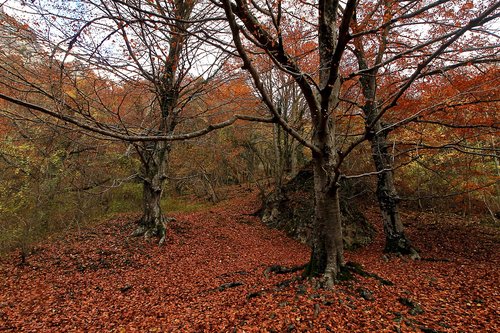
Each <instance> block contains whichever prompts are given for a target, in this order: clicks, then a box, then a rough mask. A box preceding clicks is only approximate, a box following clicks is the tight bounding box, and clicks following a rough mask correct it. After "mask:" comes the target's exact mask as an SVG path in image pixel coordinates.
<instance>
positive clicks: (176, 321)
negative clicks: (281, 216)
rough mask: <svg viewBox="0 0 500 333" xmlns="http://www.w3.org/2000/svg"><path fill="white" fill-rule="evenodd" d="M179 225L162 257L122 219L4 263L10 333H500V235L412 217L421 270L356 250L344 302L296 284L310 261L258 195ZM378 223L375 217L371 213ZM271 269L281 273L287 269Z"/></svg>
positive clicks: (3, 319)
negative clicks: (265, 213)
mask: <svg viewBox="0 0 500 333" xmlns="http://www.w3.org/2000/svg"><path fill="white" fill-rule="evenodd" d="M232 194H233V195H234V197H236V199H231V200H226V201H223V202H221V203H219V204H217V205H215V206H211V207H208V208H206V209H203V210H202V211H198V212H195V213H187V214H177V215H175V216H174V217H175V218H176V221H174V222H171V223H170V225H169V227H168V231H167V241H166V242H165V244H164V246H161V247H159V246H157V245H156V243H155V242H154V241H153V240H151V241H145V240H143V239H142V238H130V237H128V236H129V235H130V233H131V232H132V231H133V230H134V227H135V225H134V222H133V221H134V220H137V218H138V216H135V215H120V216H119V217H117V218H115V219H112V220H108V221H103V222H102V223H100V224H98V225H97V226H92V227H88V228H82V229H81V230H79V231H78V230H75V231H72V232H70V233H67V234H66V235H64V236H61V237H57V238H56V239H54V240H49V241H47V242H46V243H45V244H40V245H39V246H37V247H36V248H35V249H34V250H33V252H32V253H31V254H30V255H29V256H28V257H27V258H26V264H23V265H21V264H20V258H19V253H13V254H12V255H11V256H9V257H7V258H4V259H2V262H0V279H1V280H0V331H2V332H71V331H75V332H80V331H82V332H83V331H86V332H412V331H416V332H427V333H429V332H499V331H500V322H499V319H498V318H500V288H499V285H498V282H499V281H500V273H499V270H498V268H499V267H500V259H499V258H500V256H499V252H500V243H499V239H500V232H499V230H498V229H494V228H491V227H487V226H484V225H480V224H478V223H474V222H470V221H469V222H468V221H467V220H465V219H462V218H459V217H456V216H451V215H450V216H448V215H444V214H431V213H417V212H405V213H403V218H404V220H405V221H406V222H407V223H408V231H409V234H410V237H411V239H413V240H414V242H415V245H416V247H417V248H419V249H420V251H421V254H422V257H423V260H420V261H412V260H409V259H407V258H401V257H395V256H391V257H387V256H384V255H383V253H382V249H383V235H382V232H381V231H380V230H379V231H378V237H377V240H376V241H375V242H374V243H372V244H371V245H370V246H368V247H366V248H363V249H360V250H356V251H352V252H348V253H347V260H349V261H352V262H356V263H359V264H360V265H362V267H363V270H364V272H365V273H366V272H368V273H369V274H361V275H360V274H354V280H349V281H344V282H341V283H340V284H338V285H337V286H336V287H335V289H334V290H331V291H327V290H320V289H315V288H313V285H312V284H311V283H310V282H308V281H303V280H301V279H300V272H290V273H286V272H280V270H279V268H283V267H288V268H290V267H295V266H298V265H302V264H304V263H306V262H307V260H308V258H309V249H308V248H307V247H306V246H304V245H302V244H299V243H297V242H296V241H294V240H291V239H289V238H287V237H286V236H285V235H284V234H283V233H282V232H279V231H276V230H270V229H268V228H267V227H265V226H263V225H262V224H261V223H260V221H259V219H258V218H257V217H255V216H252V215H251V213H252V212H254V211H255V210H256V209H257V208H258V205H259V203H258V200H257V195H256V194H255V193H254V192H251V191H250V190H248V191H247V189H245V188H241V189H240V190H239V192H238V193H232ZM366 215H367V216H368V218H369V220H370V221H371V222H372V223H373V224H374V225H375V226H379V225H380V217H379V215H378V213H377V210H376V209H375V208H373V209H369V210H368V211H367V214H366ZM273 265H279V266H282V267H277V266H275V267H274V268H273Z"/></svg>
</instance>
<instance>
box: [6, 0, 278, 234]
mask: <svg viewBox="0 0 500 333" xmlns="http://www.w3.org/2000/svg"><path fill="white" fill-rule="evenodd" d="M22 8H23V9H24V10H25V11H26V13H25V16H27V23H26V24H23V25H21V27H22V29H30V31H33V32H34V33H35V34H36V36H37V38H38V41H39V43H40V44H41V45H43V47H42V48H41V50H40V51H44V50H47V51H48V55H47V56H44V57H43V58H42V59H43V62H42V63H40V64H39V66H40V67H41V68H43V67H45V68H46V72H47V73H49V74H50V76H48V77H44V78H42V77H36V76H35V77H33V76H30V77H28V76H26V75H24V69H22V68H20V66H17V65H16V64H10V63H7V62H5V65H4V70H5V73H7V74H6V75H7V76H8V77H9V80H11V81H12V82H16V84H18V85H20V86H21V87H22V88H21V91H22V92H23V93H20V94H9V93H8V92H5V93H3V91H2V93H0V98H2V99H4V100H6V101H8V102H10V103H14V104H17V105H20V106H23V107H26V108H28V109H30V110H31V111H32V112H38V113H43V114H46V115H49V116H50V117H52V119H54V122H55V123H56V124H58V125H59V126H76V127H77V128H78V129H80V130H83V131H85V132H87V133H91V134H92V135H97V136H99V137H105V138H111V139H115V140H120V141H123V142H127V143H129V144H131V145H132V147H133V149H134V150H135V151H136V153H137V155H138V156H139V160H140V162H141V170H140V178H141V180H142V182H143V189H144V194H143V196H144V212H143V216H142V218H141V220H140V221H139V228H138V229H137V230H136V231H135V232H134V234H135V235H145V236H151V235H156V236H158V237H159V238H160V243H161V242H163V241H164V237H165V222H166V220H165V218H164V216H163V212H162V210H161V205H160V200H161V196H162V193H163V188H164V184H165V180H166V173H167V164H168V156H169V152H170V149H171V144H170V142H171V141H175V140H184V139H189V138H193V137H197V136H200V135H203V134H206V133H208V132H211V131H213V130H215V129H219V128H222V127H225V126H228V125H230V124H232V123H234V122H235V121H236V120H238V119H252V120H253V119H257V118H258V117H247V116H244V115H243V116H241V115H231V117H228V118H225V119H224V120H220V121H219V122H217V121H215V120H214V118H210V117H207V118H206V121H205V122H204V124H203V125H202V126H201V127H198V130H193V127H189V126H186V127H187V132H185V133H177V132H176V128H177V126H178V124H179V123H181V122H183V121H189V119H190V118H192V115H190V116H189V117H185V118H183V116H182V115H183V113H184V111H185V110H186V109H187V108H189V107H190V105H191V104H192V103H193V102H194V101H195V100H196V99H197V98H199V96H200V95H201V94H202V92H203V89H204V87H205V85H206V83H207V82H209V81H210V79H211V78H212V77H213V76H214V75H215V74H217V73H218V69H219V67H220V65H221V64H222V63H223V62H224V59H225V57H226V56H225V55H222V54H221V53H220V52H217V51H216V50H217V49H214V48H213V47H210V48H209V47H207V43H206V41H207V39H206V38H195V36H194V32H200V31H201V32H204V33H206V32H207V31H209V30H210V29H217V25H215V26H213V25H209V23H210V22H211V19H210V16H211V13H212V11H211V9H210V8H211V7H210V6H208V4H206V3H203V2H197V1H191V0H186V1H184V0H179V1H173V2H143V1H126V2H123V1H118V0H116V1H97V2H93V1H75V2H67V3H65V6H64V7H60V6H57V5H51V4H49V3H46V2H43V1H42V2H39V1H36V2H33V3H29V4H26V6H25V7H22ZM29 19H32V21H30V20H29ZM33 20H34V21H33ZM28 23H31V26H30V24H28ZM22 29H21V30H22ZM40 54H43V52H40ZM207 57H208V58H209V60H208V62H207V61H206V60H207V59H206V58H207ZM202 61H205V62H202ZM21 67H22V66H21ZM90 72H92V73H94V74H93V75H96V76H100V77H102V78H103V79H107V80H110V82H112V84H111V85H113V86H122V87H123V88H122V89H124V90H123V91H122V92H121V93H120V94H118V96H116V95H115V96H114V97H113V96H112V97H111V98H104V97H103V95H102V93H103V91H101V90H98V89H95V90H94V91H90V92H89V91H86V90H85V89H82V87H81V82H82V79H84V78H85V75H86V73H90ZM47 80H48V82H47ZM6 84H7V85H8V84H11V83H6ZM104 90H105V89H104ZM115 92H116V91H115ZM41 101H43V103H42V102H41ZM217 120H219V119H217ZM262 120H263V121H270V120H269V119H262ZM61 122H62V123H61ZM186 127H185V128H186Z"/></svg>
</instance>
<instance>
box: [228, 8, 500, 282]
mask: <svg viewBox="0 0 500 333" xmlns="http://www.w3.org/2000/svg"><path fill="white" fill-rule="evenodd" d="M447 3H448V1H442V0H440V1H434V2H429V3H423V2H417V1H410V2H408V4H406V5H404V6H403V7H404V8H405V12H401V11H398V12H397V13H396V14H395V15H394V17H393V18H388V17H385V18H384V19H383V21H382V22H376V21H369V22H367V24H366V25H364V26H363V27H362V28H361V29H360V30H359V31H353V30H352V29H351V27H352V23H353V22H354V21H353V18H354V15H355V12H356V11H358V12H363V13H366V15H370V13H376V12H377V10H378V8H379V6H380V3H379V2H371V1H366V2H364V1H361V2H358V1H351V0H347V1H345V2H341V1H322V0H320V1H318V2H314V3H306V2H304V3H302V2H300V3H289V2H285V1H262V2H255V1H253V2H251V3H247V2H245V1H242V0H235V1H234V2H233V1H231V0H222V1H221V2H220V5H221V6H222V7H223V8H224V10H225V13H226V17H227V20H228V22H229V24H230V27H231V32H232V36H233V42H234V46H235V48H236V49H237V51H238V54H239V56H240V57H241V59H242V62H243V66H242V68H243V69H245V70H246V71H248V73H249V74H250V75H251V77H252V79H253V82H254V85H255V87H256V89H257V90H258V91H259V93H260V94H261V96H262V99H263V101H264V103H265V104H266V105H267V107H268V108H269V110H270V113H271V114H272V115H273V116H274V117H275V119H276V122H277V123H278V124H279V125H280V126H282V127H283V128H284V129H285V130H286V131H287V132H288V133H290V134H291V135H292V136H294V138H296V139H297V140H298V141H299V142H301V143H302V144H303V145H305V146H306V147H308V148H309V149H310V150H311V152H312V157H313V162H314V182H315V220H314V224H313V226H314V232H313V240H312V243H313V249H312V254H311V260H310V262H309V266H308V268H307V270H306V274H307V275H309V276H319V277H321V282H322V284H323V285H325V286H331V285H332V284H333V283H334V280H335V278H336V277H337V274H338V273H339V272H340V269H341V267H342V266H343V264H344V256H343V248H342V230H341V223H340V211H339V198H338V195H339V194H338V193H339V191H338V188H339V179H340V177H342V176H343V172H342V170H341V166H342V162H343V161H344V159H345V158H346V156H347V155H348V154H349V153H350V152H352V151H353V150H354V149H355V148H356V147H357V146H358V145H359V144H360V143H362V142H363V141H365V140H368V139H370V138H371V137H373V133H374V131H376V132H378V131H377V126H380V122H379V120H380V118H381V117H382V116H383V115H384V113H385V112H386V111H387V110H388V109H390V108H391V107H392V106H394V105H395V104H397V103H398V101H399V99H400V98H401V96H404V95H405V94H406V93H407V92H408V89H409V88H410V87H412V85H413V84H414V83H415V82H416V81H417V80H419V79H421V78H422V76H423V73H424V72H423V70H424V69H426V70H429V69H430V68H431V67H430V64H431V63H433V61H435V60H436V58H438V57H440V56H441V55H443V54H445V52H446V50H447V49H448V47H449V46H450V45H452V44H453V43H454V42H455V41H456V40H458V39H459V38H461V37H463V36H464V34H465V33H466V32H467V31H470V30H471V29H473V28H474V27H477V26H481V25H484V24H486V23H487V22H490V21H492V20H494V19H495V18H497V17H498V8H499V6H500V4H499V3H494V4H492V5H490V6H486V7H485V8H482V9H481V10H479V11H478V12H477V13H476V14H475V15H474V18H473V19H471V20H470V21H469V22H465V23H463V22H456V24H455V25H454V26H451V27H449V29H445V30H441V32H439V33H438V34H437V35H436V34H425V35H423V36H422V38H415V39H414V40H415V41H416V42H415V43H410V42H407V43H401V44H400V45H401V47H400V48H399V49H397V50H395V53H391V54H388V55H387V56H386V57H385V58H383V59H381V62H380V63H379V64H370V65H368V67H367V68H362V69H360V70H352V68H353V67H352V66H351V64H352V58H349V57H348V56H347V55H348V54H349V53H348V52H346V51H348V50H349V49H350V48H351V47H352V46H353V45H356V42H357V40H360V39H361V38H362V37H363V36H380V34H383V33H384V31H385V28H386V27H387V28H388V29H391V28H395V27H397V26H398V25H399V24H401V22H403V21H404V20H405V19H406V18H409V17H410V18H411V17H420V16H426V15H428V14H430V13H432V10H433V8H439V9H441V10H442V9H444V6H445V5H447ZM450 3H451V2H450ZM448 5H449V4H448ZM426 17H427V16H426ZM427 22H428V23H429V24H430V22H432V21H431V20H428V21H427ZM293 24H301V25H303V26H305V29H306V30H307V31H309V33H310V34H313V35H315V36H316V38H317V49H316V50H313V51H311V52H309V53H307V54H306V53H305V54H304V55H303V56H304V57H306V56H307V57H317V59H318V62H317V67H316V70H315V71H313V72H307V71H306V70H305V69H304V68H303V67H301V66H300V65H299V64H298V62H297V61H296V59H295V58H294V57H293V56H291V55H290V49H292V48H293V47H294V46H293V44H292V45H291V44H289V42H290V41H289V40H287V38H286V36H284V34H283V31H286V28H284V26H286V25H293ZM430 26H432V25H430ZM405 33H406V34H408V40H411V39H412V37H415V36H418V35H420V32H419V31H416V30H415V29H408V30H407V31H405ZM367 39H368V42H369V38H367ZM361 43H363V41H361ZM259 57H266V58H268V59H269V60H270V61H272V63H273V64H274V66H275V67H276V68H278V69H280V70H281V71H282V72H283V73H286V74H287V75H289V76H290V77H292V78H293V80H295V82H296V83H297V85H298V86H299V87H300V90H301V92H302V94H303V96H304V98H305V100H306V101H307V106H308V109H309V119H310V126H311V128H312V138H311V140H310V141H309V140H308V139H307V138H304V137H302V136H301V135H299V133H297V131H296V130H295V129H294V128H293V127H292V126H290V124H289V123H287V121H286V120H285V119H283V117H282V116H281V115H280V112H279V108H278V106H277V105H276V104H275V103H274V101H273V99H272V97H271V94H270V92H269V90H268V89H266V87H265V85H264V83H263V77H262V73H261V72H260V71H259V68H258V66H256V65H255V62H256V60H258V58H259ZM405 57H415V58H418V59H419V60H418V64H417V66H416V67H413V68H408V69H407V70H406V72H405V73H403V75H402V76H403V79H402V80H401V81H400V82H399V83H396V84H395V86H396V88H395V89H394V90H393V93H392V94H391V96H390V99H389V100H388V102H387V105H386V106H385V107H384V108H383V109H382V110H381V112H379V113H378V114H376V115H370V117H371V119H370V121H369V122H368V123H367V125H366V129H365V131H363V133H355V132H352V130H350V132H348V133H344V134H347V135H348V136H347V137H350V138H352V139H349V140H343V139H341V133H339V126H338V123H337V120H336V116H337V115H338V114H339V113H342V110H345V108H343V107H342V103H341V102H342V101H341V97H342V96H341V93H342V83H343V82H345V81H346V80H347V79H349V78H350V77H356V78H357V77H360V75H362V74H363V73H366V72H369V71H374V70H375V69H378V68H381V67H382V66H386V67H387V68H391V65H392V64H394V63H396V61H397V60H398V59H401V58H405ZM350 68H351V70H349V69H350ZM346 89H347V88H346ZM367 97H368V98H367V99H369V97H370V96H367ZM367 115H369V114H368V113H367ZM344 143H347V144H344ZM382 155H383V152H382Z"/></svg>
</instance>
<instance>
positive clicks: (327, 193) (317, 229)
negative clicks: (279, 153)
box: [305, 159, 344, 288]
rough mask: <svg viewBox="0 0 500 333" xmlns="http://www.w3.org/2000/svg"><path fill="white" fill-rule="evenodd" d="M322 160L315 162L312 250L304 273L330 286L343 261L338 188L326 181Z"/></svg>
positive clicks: (326, 176) (328, 177)
mask: <svg viewBox="0 0 500 333" xmlns="http://www.w3.org/2000/svg"><path fill="white" fill-rule="evenodd" d="M329 181H330V176H329V175H328V173H327V172H326V171H325V167H324V163H323V161H322V159H319V160H315V164H314V194H315V203H314V211H315V217H314V223H313V235H312V236H313V239H312V252H311V259H310V262H309V265H308V267H307V269H306V272H305V274H306V276H310V277H320V283H321V285H322V286H324V287H327V288H331V287H332V286H333V284H334V282H335V279H336V277H337V274H338V273H339V272H340V269H341V267H342V265H343V264H344V247H343V241H342V223H341V217H340V203H339V190H338V189H339V188H338V186H337V185H334V186H331V185H330V184H329Z"/></svg>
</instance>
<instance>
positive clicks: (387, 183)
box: [371, 125, 418, 258]
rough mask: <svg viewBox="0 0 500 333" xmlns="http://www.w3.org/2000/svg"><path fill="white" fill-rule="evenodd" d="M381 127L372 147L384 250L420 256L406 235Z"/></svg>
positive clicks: (384, 135)
mask: <svg viewBox="0 0 500 333" xmlns="http://www.w3.org/2000/svg"><path fill="white" fill-rule="evenodd" d="M381 127H382V126H381V125H379V126H376V130H375V133H376V134H374V136H373V137H372V138H371V148H372V154H373V161H374V164H375V168H376V170H377V172H378V175H377V191H376V194H377V199H378V202H379V206H380V211H381V213H382V218H383V223H384V232H385V238H386V243H385V249H384V251H385V252H390V253H401V254H409V255H411V256H412V257H414V258H418V253H417V251H416V250H415V249H414V248H413V246H412V245H411V242H410V240H409V239H408V238H407V237H406V235H405V232H404V226H403V223H402V221H401V217H400V215H399V209H398V202H399V197H398V194H397V191H396V186H395V185H394V175H393V171H392V167H393V162H392V159H391V156H390V154H389V152H388V148H387V137H386V134H385V132H383V131H380V130H381Z"/></svg>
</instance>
